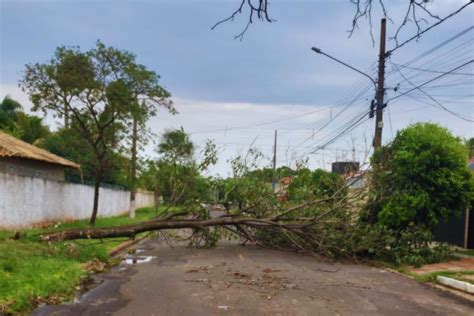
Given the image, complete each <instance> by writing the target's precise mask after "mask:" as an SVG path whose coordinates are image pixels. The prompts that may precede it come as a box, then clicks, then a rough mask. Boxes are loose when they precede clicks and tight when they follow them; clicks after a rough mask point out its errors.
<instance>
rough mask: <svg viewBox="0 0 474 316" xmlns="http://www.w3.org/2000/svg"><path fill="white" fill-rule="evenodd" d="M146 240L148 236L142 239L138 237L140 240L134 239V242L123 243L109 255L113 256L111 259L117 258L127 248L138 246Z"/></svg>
mask: <svg viewBox="0 0 474 316" xmlns="http://www.w3.org/2000/svg"><path fill="white" fill-rule="evenodd" d="M145 239H148V235H145V236H141V237H138V238H136V239H133V240H128V241H124V242H123V243H121V244H120V245H118V246H117V247H115V248H114V249H112V250H110V251H109V252H108V255H109V256H111V257H115V256H116V255H117V254H119V253H120V252H122V251H123V250H125V249H126V248H129V247H131V246H133V245H136V244H138V243H139V242H141V241H143V240H145Z"/></svg>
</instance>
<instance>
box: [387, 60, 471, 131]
mask: <svg viewBox="0 0 474 316" xmlns="http://www.w3.org/2000/svg"><path fill="white" fill-rule="evenodd" d="M392 65H393V66H394V67H395V69H397V71H398V72H399V73H400V75H401V76H402V77H403V78H404V79H405V80H406V81H408V82H409V83H410V84H411V85H412V86H414V87H415V89H417V90H419V91H420V92H422V93H423V94H424V95H426V96H427V97H428V98H430V99H431V100H432V101H433V102H435V103H436V104H437V105H438V106H439V107H440V108H442V109H443V110H445V111H446V112H448V113H450V114H451V115H454V116H456V117H458V118H460V119H462V120H465V121H468V122H474V120H472V119H469V118H465V117H463V116H462V115H460V114H458V113H456V112H454V111H452V110H450V109H448V108H446V107H445V106H444V105H442V104H441V103H440V102H439V101H438V100H436V99H435V98H433V97H432V96H431V95H429V94H428V93H426V92H425V91H424V90H423V89H421V86H416V85H415V84H414V83H413V82H411V81H410V80H409V79H407V78H406V77H405V75H404V74H403V73H402V72H401V71H400V69H399V68H398V67H397V66H396V65H394V64H392ZM448 74H449V73H443V74H442V75H448Z"/></svg>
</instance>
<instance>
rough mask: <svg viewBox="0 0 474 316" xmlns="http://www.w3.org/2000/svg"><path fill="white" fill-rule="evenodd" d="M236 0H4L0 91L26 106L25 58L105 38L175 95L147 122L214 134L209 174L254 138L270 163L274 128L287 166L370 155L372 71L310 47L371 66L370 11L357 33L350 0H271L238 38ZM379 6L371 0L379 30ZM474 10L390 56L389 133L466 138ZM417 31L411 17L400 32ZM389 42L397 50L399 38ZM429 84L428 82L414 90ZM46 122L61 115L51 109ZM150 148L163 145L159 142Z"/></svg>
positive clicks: (445, 5) (395, 9) (241, 21)
mask: <svg viewBox="0 0 474 316" xmlns="http://www.w3.org/2000/svg"><path fill="white" fill-rule="evenodd" d="M239 2H240V1H239V0H207V1H201V0H155V1H152V0H148V1H147V0H134V1H132V0H128V1H127V0H114V1H112V0H95V1H93V0H82V1H80V0H68V1H66V0H62V1H61V0H36V1H34V0H29V1H26V0H0V10H1V16H0V36H1V37H0V45H1V47H0V97H1V98H3V97H4V96H5V95H7V94H8V95H10V96H12V97H13V98H16V99H18V100H19V101H21V103H22V104H23V105H24V107H25V108H26V109H29V107H30V102H29V100H28V96H27V95H25V94H23V93H22V92H21V91H20V90H19V88H18V87H17V84H18V80H19V79H20V78H21V76H22V71H23V70H24V65H25V64H27V63H34V62H45V61H47V60H48V59H49V58H50V57H51V56H52V55H53V53H54V50H55V48H56V47H57V46H59V45H79V46H80V47H81V48H82V49H85V50H86V49H89V48H91V47H92V46H93V45H94V43H95V41H96V40H97V39H100V40H101V41H103V42H104V43H105V44H107V45H112V46H115V47H117V48H120V49H125V50H129V51H131V52H133V53H135V54H136V55H137V58H138V61H139V62H140V63H142V64H144V65H146V66H147V67H148V68H150V69H153V70H155V71H157V72H158V73H159V74H160V75H161V84H162V85H163V86H164V87H166V88H167V89H168V90H169V91H170V92H171V93H172V95H173V99H174V102H175V105H176V107H177V109H178V111H179V114H178V115H176V116H172V115H169V114H168V113H166V112H165V111H161V112H160V113H159V114H158V116H157V117H155V118H153V119H152V120H151V121H150V123H149V124H150V127H151V128H152V130H153V131H155V132H156V133H160V132H162V131H163V130H164V129H167V128H173V127H181V126H182V127H183V128H184V129H185V130H186V131H188V132H190V133H191V134H192V139H193V140H194V141H195V142H196V143H197V144H198V146H202V145H203V144H204V142H205V141H206V139H208V138H209V139H214V140H215V142H216V143H217V144H218V146H219V148H220V149H219V150H220V161H219V163H218V164H217V165H216V166H215V167H214V168H213V169H212V170H211V171H210V173H212V174H220V175H222V176H226V175H228V172H229V168H228V163H227V160H228V159H230V158H231V157H233V156H235V155H237V154H240V153H244V152H246V150H247V149H248V148H249V146H250V145H251V144H254V145H255V146H257V147H258V148H260V149H261V150H262V151H263V153H264V154H265V155H266V156H267V157H268V159H267V160H264V161H262V164H270V157H271V155H272V146H273V135H274V130H275V129H278V146H277V162H278V165H291V164H294V163H295V162H296V160H298V159H303V158H305V157H308V159H309V165H310V166H311V167H313V168H316V167H323V168H329V167H330V163H331V162H332V161H334V160H347V159H352V158H353V157H355V159H357V160H363V159H364V157H365V156H366V152H367V150H368V149H370V145H371V140H372V137H373V129H374V121H373V120H371V119H368V118H366V116H363V115H364V113H365V112H366V111H367V109H368V107H369V104H370V100H371V99H372V98H373V96H374V88H373V86H372V84H371V82H370V81H369V80H368V79H366V78H365V77H363V76H360V75H359V74H358V73H356V72H354V71H351V70H349V69H347V68H345V67H343V66H341V65H339V64H337V63H335V62H333V61H331V60H330V59H328V58H326V57H324V56H321V55H317V54H315V53H314V52H312V51H311V47H312V46H316V47H319V48H321V49H322V50H323V51H325V52H327V53H329V54H331V55H334V56H336V57H337V58H340V59H342V60H344V61H346V62H348V63H350V64H351V65H354V66H355V67H357V68H359V69H362V70H363V71H365V72H367V73H369V74H370V75H373V76H374V77H375V73H376V69H375V62H376V60H377V53H378V44H376V45H375V46H373V44H372V41H371V38H370V35H369V24H368V23H367V21H366V20H361V21H360V23H359V28H358V29H357V30H356V31H355V33H354V35H353V36H352V37H351V38H348V32H347V31H348V30H349V29H350V27H351V21H352V16H353V14H354V6H353V5H351V4H350V3H349V0H306V1H305V0H291V1H290V0H274V1H272V2H271V4H270V8H269V11H270V15H271V17H272V18H273V19H275V20H276V21H275V22H273V23H263V22H257V21H256V22H255V23H253V24H252V25H251V27H250V28H249V30H248V31H247V33H246V34H245V36H244V38H243V40H241V41H239V40H234V35H236V34H238V33H240V31H241V30H242V29H243V28H244V27H245V24H246V21H247V18H248V16H247V15H245V14H244V15H242V16H238V17H237V18H236V19H235V20H234V21H233V22H228V23H225V24H222V25H220V26H219V27H217V28H216V29H215V30H211V26H212V25H213V24H214V23H216V22H217V21H219V20H220V19H222V18H226V17H227V16H229V15H230V14H231V13H232V12H233V10H235V9H236V7H237V6H238V4H239ZM374 2H376V1H374ZM385 2H386V3H387V9H388V11H389V15H390V16H391V17H392V19H393V23H394V24H392V22H388V36H389V37H391V36H393V35H394V33H395V31H396V26H397V25H399V23H400V21H401V19H402V16H403V14H404V12H405V10H406V6H407V2H408V0H390V1H385ZM466 2H468V0H442V1H441V0H438V1H436V0H435V1H434V3H433V4H431V7H430V8H431V9H432V10H433V12H434V13H436V14H439V15H440V16H445V15H447V14H449V13H450V12H452V11H454V10H456V9H457V8H459V7H460V6H462V5H463V4H464V3H466ZM420 14H421V12H420ZM380 17H381V12H380V8H379V7H377V6H375V7H374V12H373V16H372V19H373V33H374V36H375V38H376V39H378V34H379V20H380ZM473 21H474V5H472V6H471V7H468V8H467V9H466V10H464V11H463V12H461V13H460V14H459V15H457V16H456V17H454V18H452V19H451V20H448V21H446V22H445V23H443V24H441V25H440V26H438V27H436V28H435V29H433V30H431V31H429V32H427V33H426V34H425V35H423V36H422V37H421V38H420V39H419V40H418V41H412V42H411V43H409V44H407V45H405V46H403V47H402V48H400V49H397V50H396V51H395V52H394V53H393V54H392V56H391V57H390V59H389V63H388V64H387V73H388V74H387V82H386V86H387V94H386V100H389V102H388V107H387V108H386V109H385V113H384V123H385V125H384V138H383V139H384V143H386V142H389V141H390V140H391V139H392V138H393V136H394V135H395V133H396V131H397V130H398V129H400V128H403V127H405V126H407V125H408V124H410V123H414V122H418V121H432V122H437V123H439V124H441V125H443V126H446V127H447V128H449V129H450V130H451V131H452V132H453V133H454V134H456V135H458V136H460V137H473V136H474V128H473V123H472V120H473V119H474V107H473V100H474V97H473V92H474V79H473V78H474V77H473V75H472V74H473V69H474V67H473V63H472V62H471V63H469V62H470V61H472V59H473V58H474V30H473V27H472V25H473ZM429 22H431V23H432V22H434V20H429ZM421 26H422V27H425V26H424V24H422V25H421ZM414 32H416V29H415V28H414V25H409V26H408V27H407V28H405V29H404V30H403V31H402V32H401V33H400V40H401V41H403V40H404V39H407V38H409V37H410V36H411V35H413V34H414ZM439 44H443V45H439ZM387 46H388V48H389V49H390V48H393V47H394V46H395V42H394V41H393V40H390V41H388V43H387ZM433 48H435V49H434V50H433ZM466 63H467V65H465V66H464V67H462V68H459V69H457V70H456V71H454V72H453V73H451V74H449V75H443V73H445V72H447V71H450V70H452V69H454V68H456V67H458V66H460V65H463V64H466ZM440 75H443V76H442V77H440V78H439V79H436V80H434V81H431V82H429V81H430V80H431V79H433V78H436V77H438V76H440ZM407 79H408V80H407ZM425 82H429V83H428V84H426V85H423V86H422V89H421V90H420V89H415V88H414V87H415V86H419V85H422V84H424V83H425ZM411 90H413V91H411ZM410 91H411V92H410ZM443 107H444V109H443ZM47 122H48V123H49V124H51V125H52V126H57V124H58V123H57V122H54V121H53V120H52V119H51V118H47ZM340 134H342V135H341V136H340V137H337V136H338V135H340ZM142 155H143V156H150V157H152V156H154V155H155V154H154V150H153V147H152V146H151V145H150V146H148V148H147V149H146V150H145V151H144V152H143V153H142Z"/></svg>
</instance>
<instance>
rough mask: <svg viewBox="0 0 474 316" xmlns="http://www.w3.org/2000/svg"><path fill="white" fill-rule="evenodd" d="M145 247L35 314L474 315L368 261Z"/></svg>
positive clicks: (458, 302)
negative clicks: (86, 287)
mask: <svg viewBox="0 0 474 316" xmlns="http://www.w3.org/2000/svg"><path fill="white" fill-rule="evenodd" d="M139 248H140V249H141V250H140V251H139V253H138V254H137V256H151V257H145V258H142V259H146V260H149V261H148V262H144V263H137V264H131V265H128V264H122V265H120V266H119V267H116V268H114V269H113V270H112V271H110V272H108V273H105V274H102V275H99V276H97V277H96V278H97V280H98V281H99V282H100V284H99V285H98V286H97V287H95V288H94V289H93V290H91V291H89V292H88V293H86V294H85V295H83V296H82V297H80V298H79V299H78V300H77V302H76V303H74V304H70V305H62V306H46V307H42V308H39V309H37V310H36V311H35V312H34V313H33V315H104V314H111V315H137V316H138V315H180V316H184V315H382V314H383V315H473V314H474V304H473V303H471V302H468V301H465V300H463V299H459V298H457V297H454V296H452V295H451V294H449V293H445V292H443V291H440V290H436V289H433V288H431V287H429V286H427V285H423V284H419V283H417V282H415V281H414V280H411V279H409V278H406V277H404V276H400V275H398V274H394V273H390V272H387V271H385V270H382V269H378V268H373V267H368V266H364V265H356V264H331V263H325V262H321V261H318V260H316V259H315V258H313V257H309V256H301V255H296V254H291V253H284V252H279V251H272V250H262V249H257V248H250V247H242V246H238V245H227V246H222V247H219V248H217V249H212V250H206V249H189V248H186V247H182V246H179V247H175V248H173V249H171V248H169V247H167V246H166V245H160V244H158V242H156V241H147V242H145V243H144V244H142V245H141V246H140V247H139ZM139 259H140V258H139ZM150 259H151V260H150ZM130 262H133V260H130Z"/></svg>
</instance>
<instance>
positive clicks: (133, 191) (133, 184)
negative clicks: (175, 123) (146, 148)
mask: <svg viewBox="0 0 474 316" xmlns="http://www.w3.org/2000/svg"><path fill="white" fill-rule="evenodd" d="M137 125H138V122H137V118H136V117H135V116H134V117H133V127H132V159H131V164H132V166H131V174H130V210H129V212H128V216H129V217H130V218H132V219H133V218H135V209H136V204H135V197H136V193H137V137H138V126H137Z"/></svg>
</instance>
